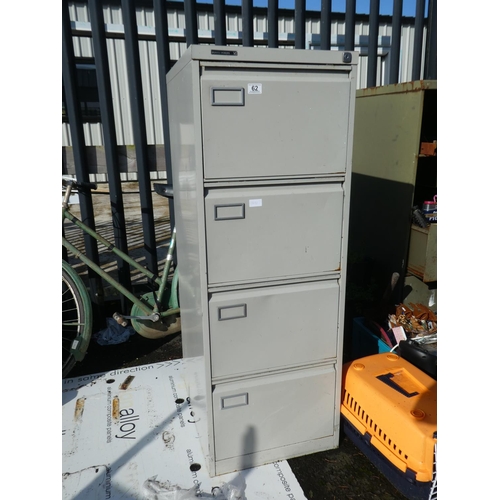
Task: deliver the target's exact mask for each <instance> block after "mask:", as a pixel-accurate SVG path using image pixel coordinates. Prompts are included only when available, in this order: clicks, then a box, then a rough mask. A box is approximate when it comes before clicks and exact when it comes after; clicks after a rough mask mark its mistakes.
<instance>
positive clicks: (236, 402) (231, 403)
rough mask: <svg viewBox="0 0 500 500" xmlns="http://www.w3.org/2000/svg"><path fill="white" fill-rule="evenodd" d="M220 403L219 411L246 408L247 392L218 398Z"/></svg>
mask: <svg viewBox="0 0 500 500" xmlns="http://www.w3.org/2000/svg"><path fill="white" fill-rule="evenodd" d="M220 403H221V410H228V409H229V408H236V407H238V406H246V405H248V392H244V393H243V394H235V395H234V396H226V397H223V398H220Z"/></svg>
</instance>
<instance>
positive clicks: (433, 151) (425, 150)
mask: <svg viewBox="0 0 500 500" xmlns="http://www.w3.org/2000/svg"><path fill="white" fill-rule="evenodd" d="M420 154H421V155H424V156H437V141H433V142H422V143H421V144H420Z"/></svg>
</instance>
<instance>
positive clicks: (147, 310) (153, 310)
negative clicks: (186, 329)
mask: <svg viewBox="0 0 500 500" xmlns="http://www.w3.org/2000/svg"><path fill="white" fill-rule="evenodd" d="M72 187H73V183H72V182H71V181H68V183H67V186H66V192H65V195H64V198H63V203H62V222H63V223H64V220H65V219H67V220H69V221H70V222H72V223H73V224H75V225H76V226H78V227H79V228H80V229H81V230H82V231H83V232H84V233H86V234H88V235H90V236H91V237H92V238H94V239H96V240H97V241H98V242H99V243H101V244H102V245H104V246H105V247H106V248H107V249H108V250H109V251H111V252H112V253H113V254H115V255H116V256H117V257H119V258H120V259H122V260H123V261H125V262H127V263H128V264H129V265H130V266H131V267H132V268H134V269H135V270H137V271H139V272H140V273H141V274H142V275H143V276H146V277H147V278H149V279H150V280H152V281H153V282H154V283H155V284H156V285H157V286H158V291H157V292H156V300H155V305H154V306H153V307H150V306H149V305H148V304H146V303H144V302H143V301H141V300H140V298H138V297H136V296H135V295H134V294H132V293H131V292H130V291H129V290H127V289H126V288H125V287H124V286H123V285H122V284H120V283H119V282H118V281H116V280H115V279H114V278H113V277H112V276H111V275H110V274H109V273H107V272H106V271H104V270H103V269H101V267H100V266H99V265H97V264H96V263H95V262H93V261H92V260H90V259H89V258H88V257H87V256H86V255H85V254H83V253H82V252H81V251H80V250H78V248H76V247H75V246H74V245H72V244H71V243H70V242H69V241H68V240H67V239H66V238H65V237H64V236H63V240H62V243H63V246H64V247H65V248H66V249H67V250H68V251H69V252H71V253H72V254H73V255H74V256H75V257H76V258H77V259H79V260H81V261H82V262H83V263H84V264H85V265H86V266H88V267H89V268H90V269H92V270H93V271H94V272H96V273H97V274H98V275H99V276H100V277H101V278H102V279H104V280H105V281H106V282H107V283H108V284H110V285H111V286H112V287H113V288H114V289H116V290H117V291H118V292H119V293H120V294H122V295H123V296H125V297H126V298H127V299H129V300H130V301H131V302H132V303H133V304H134V305H135V306H136V307H137V308H138V309H140V310H141V311H142V312H143V313H144V314H145V315H146V317H141V318H140V319H148V320H151V321H158V320H159V319H160V318H165V317H167V316H171V315H173V314H178V313H180V308H179V304H178V302H177V294H176V293H171V294H170V297H169V303H168V306H169V307H168V309H167V310H165V311H161V310H160V304H162V303H163V301H162V299H163V297H164V295H165V293H166V290H167V280H168V275H169V272H170V267H171V264H172V259H173V254H174V249H175V239H176V231H175V228H174V229H173V231H172V237H171V240H170V245H169V248H168V252H167V259H166V263H165V268H164V270H163V273H162V275H161V277H159V276H156V275H155V274H154V273H152V272H151V271H149V270H148V269H146V268H145V267H144V266H141V265H140V264H139V263H138V262H136V261H135V260H134V259H132V258H131V257H129V256H128V255H127V254H126V253H124V252H122V251H121V250H120V249H118V248H116V247H115V245H113V244H112V243H111V242H109V241H108V240H106V239H105V238H103V237H102V236H101V235H100V234H98V233H97V232H95V231H93V230H92V229H91V228H90V227H88V226H87V225H86V224H84V223H83V222H82V221H81V220H80V219H78V218H77V217H76V216H75V215H74V214H72V213H71V212H70V210H69V203H68V202H69V197H70V195H71V192H72ZM177 284H178V277H177V273H174V277H173V280H172V287H171V290H172V291H176V290H177Z"/></svg>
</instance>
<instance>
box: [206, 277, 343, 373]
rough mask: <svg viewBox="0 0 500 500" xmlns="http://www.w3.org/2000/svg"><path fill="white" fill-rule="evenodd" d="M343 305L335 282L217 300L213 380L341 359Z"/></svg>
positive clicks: (213, 311)
mask: <svg viewBox="0 0 500 500" xmlns="http://www.w3.org/2000/svg"><path fill="white" fill-rule="evenodd" d="M338 302H339V285H338V282H337V281H336V280H331V281H320V282H312V283H300V284H293V285H283V286H273V287H263V288H256V289H252V290H241V291H237V292H223V293H216V294H214V295H213V296H212V297H211V299H210V302H209V312H210V347H211V357H212V377H214V378H217V377H227V376H233V375H238V374H244V373H251V372H258V371H262V370H268V369H273V368H281V367H285V366H292V365H300V364H305V363H313V362H318V361H322V360H325V359H330V358H334V357H336V355H337V320H338Z"/></svg>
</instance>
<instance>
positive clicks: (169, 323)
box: [124, 292, 181, 339]
mask: <svg viewBox="0 0 500 500" xmlns="http://www.w3.org/2000/svg"><path fill="white" fill-rule="evenodd" d="M165 295H167V294H165ZM155 300H156V297H155V294H154V293H153V292H148V293H145V294H144V295H142V296H141V301H142V302H144V303H145V304H147V305H148V306H150V307H151V308H153V307H154V306H155V304H156V302H155ZM162 306H163V307H165V309H168V304H162ZM156 314H157V313H156ZM157 315H158V319H156V321H155V320H154V319H153V318H151V317H150V316H144V313H143V312H142V311H141V310H140V309H139V307H138V306H136V305H135V304H134V305H133V306H132V310H131V311H130V316H129V317H127V316H124V318H127V319H130V321H131V323H132V327H133V328H134V330H135V331H136V332H137V333H138V334H139V335H141V336H142V337H145V338H147V339H161V338H163V337H166V336H168V335H173V334H174V333H179V332H180V331H181V318H180V315H179V314H172V315H171V316H166V317H165V318H161V319H160V317H159V316H160V315H159V314H157ZM151 316H155V314H152V315H151Z"/></svg>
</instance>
